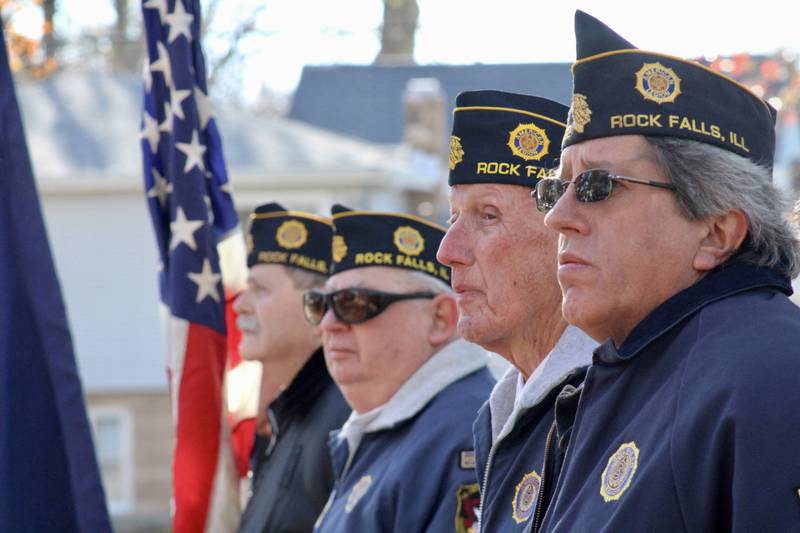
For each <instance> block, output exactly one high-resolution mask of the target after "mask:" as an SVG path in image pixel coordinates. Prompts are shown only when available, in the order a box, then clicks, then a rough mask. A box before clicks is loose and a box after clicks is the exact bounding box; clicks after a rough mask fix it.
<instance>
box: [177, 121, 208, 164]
mask: <svg viewBox="0 0 800 533" xmlns="http://www.w3.org/2000/svg"><path fill="white" fill-rule="evenodd" d="M175 146H177V147H178V150H180V151H181V152H183V153H184V154H186V164H185V165H183V171H184V172H189V171H190V170H192V169H193V168H194V167H199V168H200V170H203V171H204V170H205V169H206V165H205V163H203V154H204V153H205V152H206V147H205V146H203V145H202V144H200V138H199V137H198V135H197V130H194V131H192V142H191V143H175Z"/></svg>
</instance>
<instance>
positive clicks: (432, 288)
mask: <svg viewBox="0 0 800 533" xmlns="http://www.w3.org/2000/svg"><path fill="white" fill-rule="evenodd" d="M407 272H408V275H409V276H408V277H409V279H410V280H412V283H413V287H409V289H411V290H418V291H429V292H432V293H434V294H441V293H451V294H452V292H453V288H452V287H450V285H448V284H447V283H445V282H444V281H442V280H439V279H436V278H434V277H433V276H430V275H428V274H425V273H423V272H415V271H413V270H409V271H407Z"/></svg>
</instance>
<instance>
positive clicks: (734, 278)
mask: <svg viewBox="0 0 800 533" xmlns="http://www.w3.org/2000/svg"><path fill="white" fill-rule="evenodd" d="M759 288H770V289H773V290H777V291H780V292H783V293H785V294H787V295H789V294H791V293H792V287H791V283H790V281H789V279H788V278H787V277H786V276H785V275H783V274H781V273H780V272H778V271H776V270H774V269H772V268H767V267H759V266H756V265H752V264H749V263H744V262H741V261H733V262H731V263H726V264H724V265H722V266H721V267H719V268H717V269H716V270H714V271H712V272H711V273H709V274H708V275H707V276H706V277H704V278H703V279H701V280H700V281H698V282H697V283H695V284H694V285H692V286H691V287H688V288H687V289H684V290H683V291H681V292H679V293H677V294H675V295H674V296H672V297H671V298H669V299H668V300H666V301H665V302H664V303H662V304H661V305H660V306H658V307H657V308H656V309H654V310H653V311H652V312H651V313H650V314H649V315H647V316H646V317H645V318H644V319H643V320H642V321H641V322H639V324H638V325H637V326H636V327H634V328H633V330H632V331H631V332H630V334H629V335H628V337H627V338H626V339H625V341H624V342H623V343H622V346H620V347H619V349H618V348H617V347H616V346H615V345H614V342H613V341H612V340H611V339H608V340H607V341H606V342H604V343H603V344H601V345H600V346H599V347H598V348H597V349H596V350H595V352H594V361H595V363H601V364H614V363H620V362H623V361H625V360H628V359H631V358H633V357H635V356H636V355H637V354H638V353H639V352H641V351H642V350H643V349H644V348H645V347H647V346H648V345H649V344H651V343H652V342H654V341H655V340H657V339H658V338H659V337H661V336H662V335H664V334H666V333H667V332H669V331H670V330H672V329H673V328H675V327H676V326H677V325H678V324H679V323H681V322H682V321H683V320H684V319H686V318H688V317H689V316H691V315H693V314H694V313H696V312H698V311H699V310H700V309H702V308H703V307H705V306H707V305H709V304H710V303H713V302H716V301H717V300H721V299H723V298H727V297H729V296H732V295H734V294H738V293H740V292H745V291H749V290H753V289H759Z"/></svg>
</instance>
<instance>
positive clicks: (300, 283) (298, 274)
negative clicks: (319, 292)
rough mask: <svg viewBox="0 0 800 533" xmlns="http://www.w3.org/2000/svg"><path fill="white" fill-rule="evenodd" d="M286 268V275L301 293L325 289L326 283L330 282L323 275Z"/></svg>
mask: <svg viewBox="0 0 800 533" xmlns="http://www.w3.org/2000/svg"><path fill="white" fill-rule="evenodd" d="M284 268H285V269H286V275H288V276H289V279H291V280H292V285H294V288H295V289H299V290H301V291H305V290H308V289H319V288H321V287H324V286H325V282H326V281H328V277H327V276H325V275H323V274H317V273H315V272H310V271H308V270H303V269H300V268H295V267H289V266H284Z"/></svg>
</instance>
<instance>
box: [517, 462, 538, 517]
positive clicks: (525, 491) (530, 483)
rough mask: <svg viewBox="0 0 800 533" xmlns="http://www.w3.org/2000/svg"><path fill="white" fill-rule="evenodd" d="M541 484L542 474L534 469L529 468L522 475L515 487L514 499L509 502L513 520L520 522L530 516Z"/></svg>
mask: <svg viewBox="0 0 800 533" xmlns="http://www.w3.org/2000/svg"><path fill="white" fill-rule="evenodd" d="M541 486H542V476H540V475H539V474H537V473H536V470H531V471H530V472H528V473H527V474H525V475H524V476H522V481H520V482H519V483H518V484H517V489H516V490H515V491H514V500H513V501H512V502H511V505H512V508H513V511H514V512H513V514H512V515H511V517H512V518H513V519H514V522H516V523H517V524H521V523H523V522H526V521H527V520H528V519H529V518H530V517H531V514H533V510H534V508H535V507H536V501H537V500H538V498H539V487H541Z"/></svg>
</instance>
